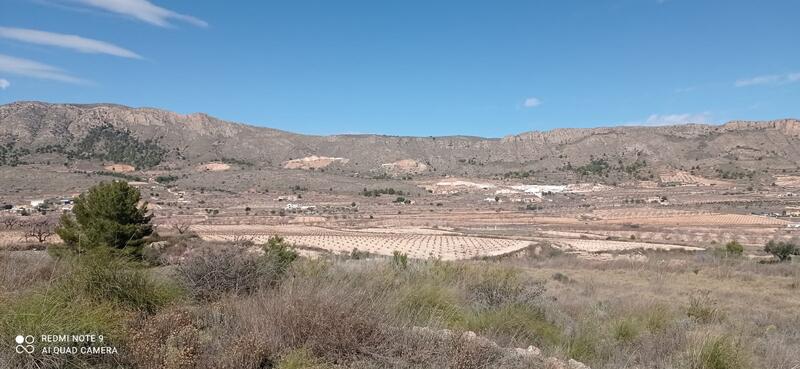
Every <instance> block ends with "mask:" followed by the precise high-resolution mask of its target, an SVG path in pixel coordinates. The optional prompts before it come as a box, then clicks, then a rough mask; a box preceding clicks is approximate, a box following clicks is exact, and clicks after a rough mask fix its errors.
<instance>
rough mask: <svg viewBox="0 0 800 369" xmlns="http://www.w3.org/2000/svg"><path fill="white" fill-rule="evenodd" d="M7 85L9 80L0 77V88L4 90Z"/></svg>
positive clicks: (9, 83)
mask: <svg viewBox="0 0 800 369" xmlns="http://www.w3.org/2000/svg"><path fill="white" fill-rule="evenodd" d="M9 86H11V82H9V81H8V80H7V79H4V78H0V90H5V89H7V88H8V87H9Z"/></svg>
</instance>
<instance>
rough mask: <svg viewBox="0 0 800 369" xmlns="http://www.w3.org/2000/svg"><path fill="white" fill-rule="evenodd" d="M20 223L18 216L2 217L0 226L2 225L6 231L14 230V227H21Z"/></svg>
mask: <svg viewBox="0 0 800 369" xmlns="http://www.w3.org/2000/svg"><path fill="white" fill-rule="evenodd" d="M19 223H20V220H19V217H17V216H16V215H4V216H2V217H0V224H2V225H3V226H4V227H5V229H14V227H16V226H18V225H19Z"/></svg>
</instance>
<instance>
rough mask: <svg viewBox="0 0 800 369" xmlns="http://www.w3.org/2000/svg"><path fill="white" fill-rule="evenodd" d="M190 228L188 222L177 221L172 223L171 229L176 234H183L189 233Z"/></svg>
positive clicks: (190, 224)
mask: <svg viewBox="0 0 800 369" xmlns="http://www.w3.org/2000/svg"><path fill="white" fill-rule="evenodd" d="M191 227H192V223H191V222H190V221H188V220H187V221H178V222H175V223H172V229H174V230H175V231H176V232H178V234H185V233H186V232H189V229H190V228H191Z"/></svg>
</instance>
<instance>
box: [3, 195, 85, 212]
mask: <svg viewBox="0 0 800 369" xmlns="http://www.w3.org/2000/svg"><path fill="white" fill-rule="evenodd" d="M73 204H74V202H73V200H72V198H71V197H64V198H58V197H55V198H47V199H36V200H31V201H30V203H29V204H19V205H4V206H3V207H2V211H4V212H7V213H13V214H17V215H30V214H34V213H42V212H54V211H60V212H70V211H72V206H73Z"/></svg>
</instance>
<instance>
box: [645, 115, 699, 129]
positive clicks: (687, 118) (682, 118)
mask: <svg viewBox="0 0 800 369" xmlns="http://www.w3.org/2000/svg"><path fill="white" fill-rule="evenodd" d="M710 119H711V114H709V113H708V112H705V113H699V114H698V113H695V114H691V113H686V114H651V115H650V116H649V117H647V119H646V120H645V121H644V122H643V123H642V125H645V126H672V125H677V124H689V123H710Z"/></svg>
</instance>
